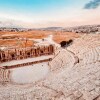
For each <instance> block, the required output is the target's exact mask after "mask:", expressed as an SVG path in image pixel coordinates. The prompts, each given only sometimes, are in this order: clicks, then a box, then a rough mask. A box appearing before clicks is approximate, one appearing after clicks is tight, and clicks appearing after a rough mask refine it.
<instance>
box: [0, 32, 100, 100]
mask: <svg viewBox="0 0 100 100" xmlns="http://www.w3.org/2000/svg"><path fill="white" fill-rule="evenodd" d="M52 38H53V36H52V35H50V36H48V37H47V38H44V39H36V40H34V41H38V42H37V43H36V44H35V45H34V46H32V47H23V48H18V47H1V48H0V100H100V35H99V34H83V35H82V36H80V37H78V38H75V39H73V40H71V41H69V42H66V43H70V42H72V43H71V44H70V45H69V44H66V45H64V47H63V46H60V44H57V43H55V42H54V41H53V39H52ZM62 43H63V42H62Z"/></svg>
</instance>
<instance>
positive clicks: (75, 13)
mask: <svg viewBox="0 0 100 100" xmlns="http://www.w3.org/2000/svg"><path fill="white" fill-rule="evenodd" d="M99 5H100V0H0V21H4V22H5V23H10V24H9V25H12V24H16V25H19V26H23V27H51V26H62V27H67V26H75V25H86V24H100V7H99ZM5 23H4V24H5Z"/></svg>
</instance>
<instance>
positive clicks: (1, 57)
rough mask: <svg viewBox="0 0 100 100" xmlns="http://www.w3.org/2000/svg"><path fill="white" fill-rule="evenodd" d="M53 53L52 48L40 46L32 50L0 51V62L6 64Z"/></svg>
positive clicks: (50, 46)
mask: <svg viewBox="0 0 100 100" xmlns="http://www.w3.org/2000/svg"><path fill="white" fill-rule="evenodd" d="M53 53H54V46H53V45H49V46H42V47H32V48H20V49H19V48H16V49H15V48H14V49H8V50H4V51H0V62H6V61H11V60H20V59H26V58H31V57H38V56H42V55H51V54H53Z"/></svg>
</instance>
